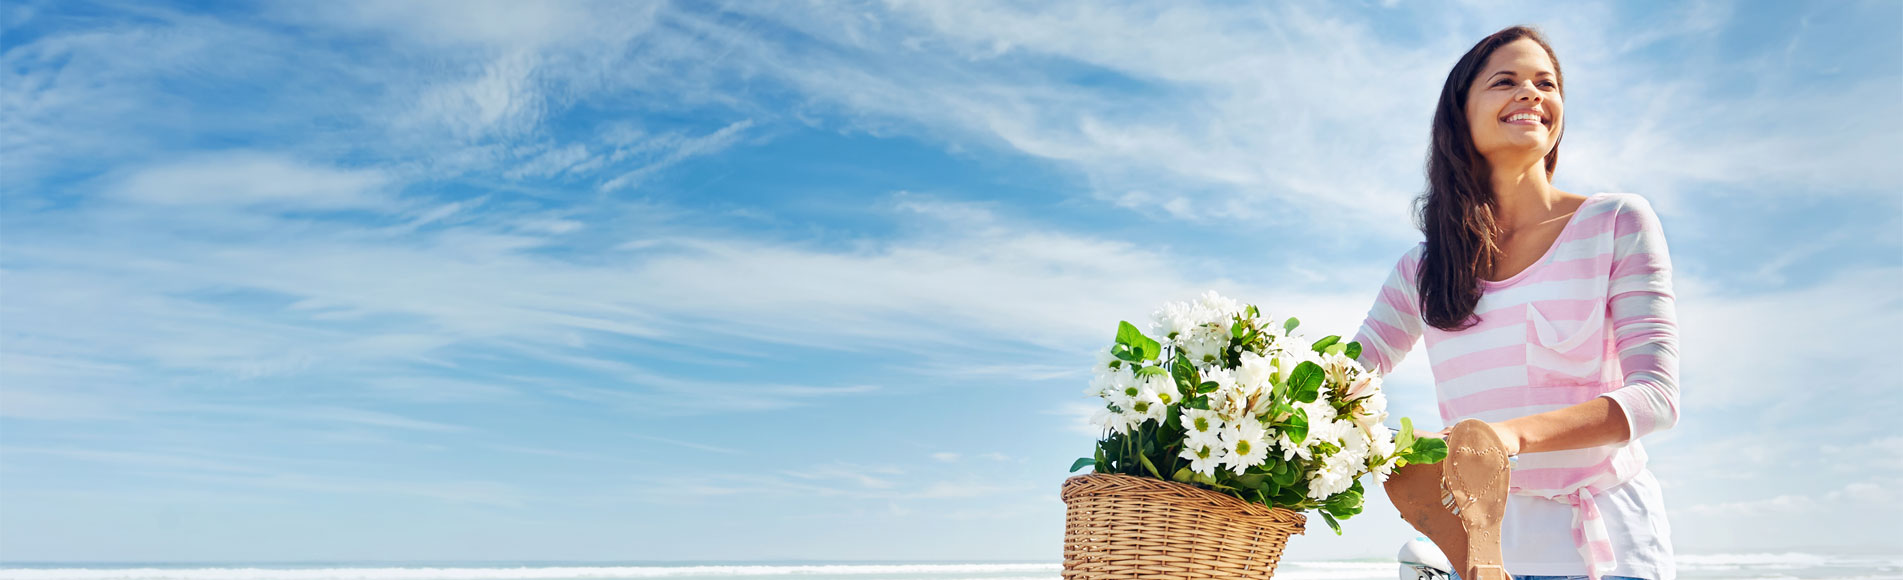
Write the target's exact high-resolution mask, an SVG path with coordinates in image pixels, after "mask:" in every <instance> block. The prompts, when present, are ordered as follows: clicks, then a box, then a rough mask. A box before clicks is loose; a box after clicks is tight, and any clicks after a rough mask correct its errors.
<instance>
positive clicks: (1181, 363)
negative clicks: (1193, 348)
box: [1170, 356, 1203, 393]
mask: <svg viewBox="0 0 1903 580" xmlns="http://www.w3.org/2000/svg"><path fill="white" fill-rule="evenodd" d="M1201 374H1202V373H1198V372H1196V365H1194V364H1191V363H1190V362H1189V357H1186V356H1179V357H1176V362H1175V363H1172V364H1170V376H1171V377H1174V378H1175V379H1176V388H1177V389H1179V390H1181V391H1183V392H1185V393H1195V392H1198V391H1197V388H1196V387H1197V385H1200V384H1202V382H1203V378H1202V376H1201Z"/></svg>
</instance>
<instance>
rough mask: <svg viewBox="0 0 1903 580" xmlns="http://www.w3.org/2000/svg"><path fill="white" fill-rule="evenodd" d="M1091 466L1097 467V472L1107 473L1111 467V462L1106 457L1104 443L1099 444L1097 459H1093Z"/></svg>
mask: <svg viewBox="0 0 1903 580" xmlns="http://www.w3.org/2000/svg"><path fill="white" fill-rule="evenodd" d="M1091 466H1093V467H1096V468H1097V473H1105V472H1106V470H1107V469H1108V468H1109V467H1110V462H1109V461H1107V460H1105V459H1104V455H1103V445H1098V446H1097V457H1096V461H1092V462H1091Z"/></svg>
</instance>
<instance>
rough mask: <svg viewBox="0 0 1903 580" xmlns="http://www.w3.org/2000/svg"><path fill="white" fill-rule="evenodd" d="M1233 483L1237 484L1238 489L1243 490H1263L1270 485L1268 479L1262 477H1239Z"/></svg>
mask: <svg viewBox="0 0 1903 580" xmlns="http://www.w3.org/2000/svg"><path fill="white" fill-rule="evenodd" d="M1232 481H1234V482H1236V487H1240V488H1243V489H1262V486H1263V485H1264V484H1266V483H1268V479H1267V478H1265V477H1263V476H1260V475H1243V476H1238V477H1235V478H1234V479H1232Z"/></svg>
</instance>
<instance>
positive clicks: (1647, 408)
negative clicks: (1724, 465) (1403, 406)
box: [1493, 196, 1678, 453]
mask: <svg viewBox="0 0 1903 580" xmlns="http://www.w3.org/2000/svg"><path fill="white" fill-rule="evenodd" d="M1629 200H1630V201H1629V202H1628V203H1627V204H1625V205H1624V206H1622V207H1620V208H1619V210H1618V211H1619V213H1618V215H1616V216H1614V220H1613V232H1614V240H1613V244H1614V245H1613V266H1612V273H1611V276H1612V283H1611V289H1610V291H1609V293H1610V294H1611V300H1610V301H1608V303H1607V308H1608V309H1609V312H1608V314H1609V315H1610V316H1611V318H1612V335H1613V341H1614V346H1615V347H1616V348H1617V349H1618V351H1619V368H1620V369H1621V370H1622V371H1624V382H1625V384H1624V386H1621V387H1620V388H1618V389H1616V390H1614V391H1612V392H1610V393H1606V394H1604V395H1601V396H1599V397H1596V398H1594V399H1593V400H1591V401H1587V402H1584V403H1580V404H1577V405H1573V406H1571V407H1566V408H1564V409H1558V410H1554V411H1548V412H1545V413H1540V414H1537V415H1529V416H1526V417H1520V418H1518V419H1512V420H1509V421H1503V422H1500V423H1495V424H1493V426H1494V430H1495V431H1496V432H1497V433H1498V434H1499V435H1500V439H1501V440H1502V441H1505V442H1506V444H1507V447H1508V448H1509V450H1511V451H1513V452H1514V453H1520V452H1526V453H1537V452H1541V451H1562V450H1566V449H1579V448H1584V447H1597V446H1600V445H1608V444H1613V443H1622V442H1625V441H1629V440H1632V439H1637V438H1639V437H1643V436H1645V435H1646V434H1648V433H1652V432H1654V431H1660V430H1664V429H1670V428H1672V426H1673V425H1676V424H1677V423H1678V314H1677V307H1676V304H1675V301H1674V298H1673V293H1672V262H1671V255H1670V253H1669V252H1667V251H1666V247H1665V231H1664V229H1663V228H1661V227H1660V226H1659V222H1658V217H1657V216H1655V215H1654V214H1653V213H1652V207H1651V205H1650V204H1648V203H1646V202H1645V199H1644V198H1641V197H1637V196H1631V197H1630V198H1629Z"/></svg>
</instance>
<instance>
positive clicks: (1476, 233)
mask: <svg viewBox="0 0 1903 580" xmlns="http://www.w3.org/2000/svg"><path fill="white" fill-rule="evenodd" d="M1522 38H1527V39H1532V40H1533V42H1537V43H1539V45H1540V47H1541V48H1544V49H1546V56H1547V57H1548V58H1550V59H1552V61H1553V75H1554V77H1555V79H1554V80H1555V83H1556V84H1558V85H1559V87H1560V88H1559V90H1560V94H1561V95H1564V94H1565V90H1566V89H1565V87H1566V81H1565V77H1564V76H1562V75H1560V72H1559V57H1558V56H1557V55H1555V54H1553V47H1552V46H1549V45H1547V44H1546V39H1545V38H1544V37H1542V36H1540V33H1539V31H1538V30H1535V29H1533V28H1530V27H1526V26H1513V27H1508V28H1505V29H1502V30H1501V31H1499V32H1495V33H1493V34H1492V35H1489V36H1487V37H1486V38H1484V39H1481V40H1480V42H1479V43H1478V44H1475V45H1474V47H1473V48H1471V49H1468V50H1467V54H1465V55H1462V56H1461V57H1460V61H1459V62H1456V63H1454V70H1452V71H1450V72H1448V73H1447V84H1445V85H1442V86H1441V90H1440V104H1439V105H1438V106H1436V107H1435V108H1434V144H1433V149H1431V150H1429V151H1428V154H1427V191H1425V192H1422V193H1421V195H1420V197H1419V198H1418V199H1416V200H1415V206H1416V207H1415V216H1414V220H1415V221H1416V222H1417V223H1418V224H1419V225H1420V228H1421V233H1422V234H1424V235H1426V237H1427V248H1426V250H1427V251H1426V253H1425V254H1424V255H1422V256H1421V267H1420V272H1419V276H1418V279H1417V280H1415V282H1416V286H1417V287H1418V288H1419V289H1420V296H1421V317H1422V319H1423V320H1425V321H1426V322H1427V323H1428V324H1429V325H1432V326H1433V327H1434V328H1439V329H1441V330H1449V331H1452V330H1464V329H1467V328H1470V327H1472V326H1473V325H1475V324H1478V323H1479V322H1480V319H1479V318H1476V317H1474V315H1473V313H1474V305H1476V304H1478V303H1479V302H1480V276H1481V274H1483V273H1492V272H1493V268H1494V266H1495V265H1496V264H1498V263H1499V261H1500V256H1501V251H1500V248H1499V247H1498V246H1496V245H1494V242H1493V238H1494V235H1495V234H1496V233H1497V232H1498V228H1499V224H1498V223H1497V222H1496V221H1495V220H1494V213H1493V212H1494V199H1493V181H1492V176H1493V168H1492V167H1491V166H1489V165H1488V164H1487V159H1486V158H1485V157H1482V156H1481V155H1480V150H1479V149H1476V148H1474V143H1473V134H1472V132H1471V131H1469V130H1468V125H1467V123H1468V120H1467V88H1468V87H1469V86H1472V85H1473V81H1474V75H1477V74H1479V73H1480V67H1482V66H1485V65H1486V64H1487V57H1489V56H1492V55H1493V51H1494V50H1496V49H1498V48H1500V47H1501V46H1504V45H1506V44H1507V43H1509V42H1513V41H1515V40H1519V39H1522ZM1559 121H1560V120H1559V119H1554V122H1559ZM1561 126H1562V127H1564V125H1561ZM1561 134H1562V135H1563V134H1564V129H1561ZM1558 166H1559V139H1558V138H1557V137H1555V138H1554V140H1553V150H1552V152H1549V153H1547V154H1546V178H1547V180H1548V181H1551V180H1552V178H1553V169H1554V168H1555V167H1558Z"/></svg>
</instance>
